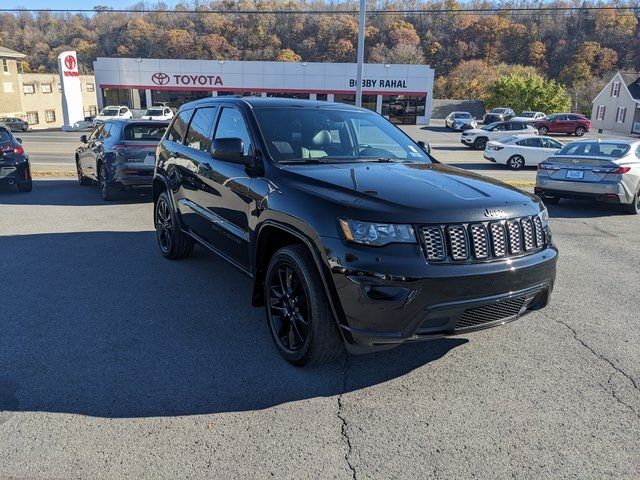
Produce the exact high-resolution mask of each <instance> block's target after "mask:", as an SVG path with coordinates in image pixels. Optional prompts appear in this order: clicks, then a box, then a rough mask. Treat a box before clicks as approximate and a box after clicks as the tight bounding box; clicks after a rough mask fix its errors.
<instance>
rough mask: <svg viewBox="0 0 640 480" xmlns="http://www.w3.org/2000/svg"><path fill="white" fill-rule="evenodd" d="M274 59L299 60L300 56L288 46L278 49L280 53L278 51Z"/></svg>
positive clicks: (300, 59) (283, 60)
mask: <svg viewBox="0 0 640 480" xmlns="http://www.w3.org/2000/svg"><path fill="white" fill-rule="evenodd" d="M276 60H277V61H279V62H301V61H302V57H301V56H300V55H298V54H297V53H296V52H294V51H293V50H291V49H290V48H285V49H283V50H280V53H278V56H277V57H276Z"/></svg>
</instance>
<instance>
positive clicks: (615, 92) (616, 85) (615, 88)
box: [611, 82, 620, 97]
mask: <svg viewBox="0 0 640 480" xmlns="http://www.w3.org/2000/svg"><path fill="white" fill-rule="evenodd" d="M611 96H612V97H619V96H620V82H613V85H611Z"/></svg>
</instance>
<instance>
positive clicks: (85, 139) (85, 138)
mask: <svg viewBox="0 0 640 480" xmlns="http://www.w3.org/2000/svg"><path fill="white" fill-rule="evenodd" d="M80 141H81V142H82V143H87V136H86V135H80Z"/></svg>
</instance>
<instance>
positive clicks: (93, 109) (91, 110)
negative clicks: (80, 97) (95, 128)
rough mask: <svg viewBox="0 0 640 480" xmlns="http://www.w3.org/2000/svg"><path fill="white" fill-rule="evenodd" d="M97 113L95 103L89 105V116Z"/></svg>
mask: <svg viewBox="0 0 640 480" xmlns="http://www.w3.org/2000/svg"><path fill="white" fill-rule="evenodd" d="M97 114H98V108H97V107H96V106H95V105H91V106H90V107H89V116H90V117H95V116H96V115H97Z"/></svg>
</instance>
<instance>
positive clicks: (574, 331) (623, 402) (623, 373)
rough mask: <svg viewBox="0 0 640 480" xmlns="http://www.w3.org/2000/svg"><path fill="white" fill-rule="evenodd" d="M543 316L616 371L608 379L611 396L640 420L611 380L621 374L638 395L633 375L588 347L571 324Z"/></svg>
mask: <svg viewBox="0 0 640 480" xmlns="http://www.w3.org/2000/svg"><path fill="white" fill-rule="evenodd" d="M542 314H543V315H544V316H545V317H547V318H549V319H550V320H553V321H554V322H556V323H559V324H560V325H563V326H565V327H566V328H567V329H568V330H569V331H570V332H571V333H572V334H573V338H574V339H575V340H577V341H578V343H580V344H581V345H582V346H583V347H584V348H586V349H587V350H589V351H590V352H591V353H592V354H593V355H594V356H595V357H596V358H599V359H600V360H602V361H604V362H605V363H608V364H609V365H610V366H611V368H613V369H614V370H615V372H612V373H611V375H609V378H608V379H607V385H609V393H610V394H611V396H612V397H613V398H614V399H615V400H616V401H617V402H618V403H620V404H621V405H623V406H625V407H627V408H628V409H629V410H631V412H632V413H633V414H634V415H635V416H636V417H638V418H640V412H638V411H636V409H635V408H633V406H631V405H629V404H628V403H627V402H625V401H624V400H623V399H622V398H620V397H619V396H618V395H617V394H616V391H615V388H614V387H613V383H611V379H612V378H613V376H614V375H615V374H616V373H619V374H621V375H622V376H623V377H624V378H626V379H627V380H629V382H630V383H631V385H632V386H633V388H634V390H636V391H637V392H638V393H640V387H638V384H637V383H636V381H635V380H634V379H633V377H632V376H631V375H629V374H628V373H627V372H625V371H624V370H622V369H621V368H620V367H618V366H617V365H616V364H615V363H613V362H612V361H611V360H609V359H608V358H607V357H605V356H604V355H602V354H601V353H598V352H596V351H595V350H594V349H593V348H592V347H591V346H590V345H588V344H587V343H586V342H585V341H584V340H582V339H581V338H580V337H579V336H578V332H576V330H575V329H574V328H573V327H571V326H570V325H569V324H567V323H565V322H563V321H562V320H558V319H557V318H555V317H552V316H551V315H549V314H547V313H544V312H542Z"/></svg>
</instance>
